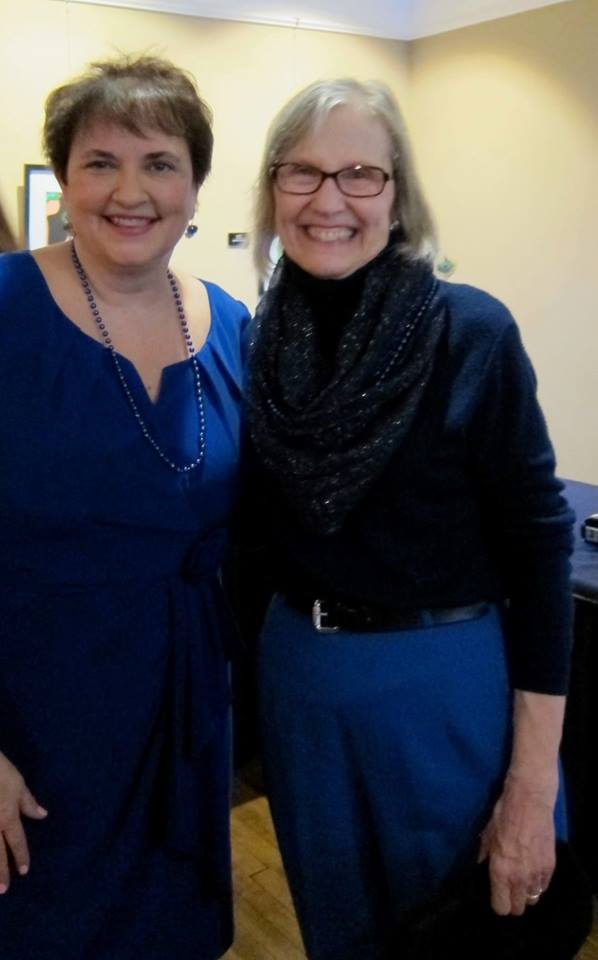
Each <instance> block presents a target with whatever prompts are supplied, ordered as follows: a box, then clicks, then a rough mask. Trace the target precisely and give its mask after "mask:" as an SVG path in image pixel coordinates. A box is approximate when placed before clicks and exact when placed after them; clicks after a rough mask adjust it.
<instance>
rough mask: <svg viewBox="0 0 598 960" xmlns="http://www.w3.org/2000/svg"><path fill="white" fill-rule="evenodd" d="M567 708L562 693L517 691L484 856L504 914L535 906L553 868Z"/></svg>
mask: <svg viewBox="0 0 598 960" xmlns="http://www.w3.org/2000/svg"><path fill="white" fill-rule="evenodd" d="M564 712H565V698H564V697H562V696H557V695H552V694H544V693H533V692H530V691H526V690H516V691H515V697H514V703H513V746H512V751H511V762H510V765H509V770H508V773H507V776H506V778H505V783H504V786H503V791H502V794H501V795H500V797H499V798H498V801H497V802H496V805H495V807H494V810H493V811H492V816H491V818H490V822H489V823H488V825H487V826H486V829H485V830H484V832H483V833H482V842H481V846H480V857H479V859H480V860H484V859H485V858H486V857H488V860H489V863H488V870H489V874H490V887H491V903H492V908H493V910H495V911H496V913H498V914H500V915H501V916H506V915H507V914H515V915H517V916H519V915H521V914H522V913H523V911H524V910H525V908H526V907H528V906H533V905H534V904H536V903H537V902H538V900H539V899H540V897H541V896H542V893H543V892H544V890H546V888H547V886H548V884H549V883H550V879H551V877H552V874H553V872H554V867H555V858H556V851H555V831H554V806H555V802H556V797H557V792H558V785H559V774H558V751H559V743H560V739H561V731H562V727H563V716H564Z"/></svg>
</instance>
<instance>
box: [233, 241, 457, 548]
mask: <svg viewBox="0 0 598 960" xmlns="http://www.w3.org/2000/svg"><path fill="white" fill-rule="evenodd" d="M362 270H363V278H362V282H361V283H360V284H358V285H357V290H358V294H357V298H356V304H355V305H354V306H353V309H352V312H351V313H350V314H349V315H348V316H347V318H346V320H345V322H344V324H343V325H342V327H341V329H340V331H339V333H338V339H337V341H336V342H335V344H334V347H335V349H334V356H333V357H332V360H331V358H330V356H329V355H326V353H327V351H324V350H322V337H321V335H320V333H321V331H320V329H319V327H321V324H322V323H325V322H326V318H325V317H322V316H321V314H322V310H321V309H319V310H315V309H314V302H313V289H312V290H310V289H309V281H310V280H311V281H312V282H313V281H314V279H315V278H310V277H309V275H306V274H303V271H301V270H300V269H299V268H298V267H297V266H296V265H295V264H293V263H291V262H289V261H288V260H287V259H286V258H285V257H283V258H282V259H281V261H280V262H279V264H278V266H277V268H276V270H275V272H274V275H273V277H272V281H271V283H270V286H269V288H268V290H267V292H266V294H265V295H264V297H263V298H262V300H261V302H260V304H259V306H258V310H257V313H256V318H255V325H254V335H253V338H252V343H251V348H250V363H249V382H248V411H249V413H248V416H249V427H250V432H251V437H252V442H253V445H254V448H255V451H256V453H257V455H258V458H259V459H260V461H261V462H262V464H263V465H264V466H265V468H266V469H267V470H268V471H269V472H271V473H272V474H273V475H274V477H275V478H276V481H277V484H278V486H279V488H280V489H281V490H282V492H283V494H284V496H285V498H286V500H287V502H288V504H289V506H290V507H291V509H292V510H293V511H294V512H295V513H296V514H298V515H299V517H300V518H301V520H302V523H303V524H304V525H305V526H306V527H307V528H308V529H309V530H311V531H313V532H315V533H317V534H319V535H330V534H334V533H337V532H338V531H339V530H340V529H341V527H342V526H343V524H344V523H345V521H346V519H347V517H348V515H349V514H350V513H351V511H352V510H353V509H354V508H355V506H356V505H357V504H358V503H359V502H360V501H361V500H362V498H363V497H364V495H365V494H366V493H367V492H368V490H369V489H370V487H371V486H372V484H373V483H374V481H375V480H376V479H377V478H378V477H379V476H380V474H381V472H382V471H383V469H384V467H385V466H386V464H387V463H388V461H389V460H390V458H391V457H392V456H393V455H394V454H395V453H396V451H397V450H398V449H399V447H400V445H401V443H402V441H403V439H404V438H405V436H406V435H407V433H408V431H409V428H410V427H411V424H412V423H413V419H414V417H415V414H416V411H417V409H418V406H419V403H420V401H421V398H422V396H423V394H424V391H425V389H426V385H427V383H428V381H429V378H430V375H431V372H432V364H433V360H434V354H435V349H436V345H437V343H438V341H439V338H440V336H441V333H442V331H443V328H444V322H445V308H444V302H443V298H442V295H441V294H440V291H439V284H438V281H437V280H436V278H435V277H434V274H433V272H432V269H431V266H430V264H429V263H428V262H426V261H424V260H412V259H408V258H406V257H404V256H402V255H401V254H400V253H399V252H398V251H397V248H396V244H392V243H391V244H389V246H387V247H386V248H385V249H384V250H383V251H382V252H381V253H380V254H378V256H377V257H376V258H375V259H374V260H372V261H371V262H370V263H369V264H367V265H366V267H364V268H362ZM302 274H303V279H302V276H301V275H302ZM305 280H307V284H306V282H305ZM345 282H346V281H344V280H339V281H328V282H327V288H328V296H327V299H326V301H325V303H329V304H330V305H331V309H332V310H333V309H334V296H330V287H331V286H332V290H333V291H334V283H338V284H344V283H345ZM315 283H316V284H317V283H318V281H317V280H315ZM320 307H321V304H320ZM333 322H334V320H333V318H332V317H331V323H333ZM328 352H329V351H328Z"/></svg>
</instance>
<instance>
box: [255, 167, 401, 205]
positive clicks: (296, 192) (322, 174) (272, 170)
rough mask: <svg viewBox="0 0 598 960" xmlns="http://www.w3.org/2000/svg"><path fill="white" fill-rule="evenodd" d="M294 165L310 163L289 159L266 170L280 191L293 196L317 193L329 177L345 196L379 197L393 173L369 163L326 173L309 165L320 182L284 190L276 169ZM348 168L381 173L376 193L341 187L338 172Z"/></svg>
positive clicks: (392, 178) (306, 195)
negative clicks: (301, 187)
mask: <svg viewBox="0 0 598 960" xmlns="http://www.w3.org/2000/svg"><path fill="white" fill-rule="evenodd" d="M296 166H310V165H309V164H296V163H292V162H290V161H288V162H286V163H273V164H272V166H271V167H270V169H269V171H268V172H269V174H270V177H271V178H272V182H273V183H275V184H276V186H277V187H278V189H279V190H280V191H281V193H288V194H290V195H291V196H294V197H308V196H311V195H312V194H313V193H317V192H318V190H319V189H320V187H321V186H322V184H323V183H324V180H328V178H329V177H331V178H332V179H333V180H334V182H335V183H336V185H337V187H338V189H339V190H340V192H341V193H342V194H343V195H344V196H345V197H354V198H356V199H362V200H366V199H369V198H370V197H379V196H380V194H381V193H382V191H383V190H384V188H385V186H386V184H387V183H388V181H389V180H394V173H387V172H386V170H383V169H382V167H375V166H372V164H369V163H356V164H355V165H354V166H352V167H342V168H341V169H340V170H334V171H331V172H330V173H326V172H325V171H324V170H320V169H319V167H311V166H310V169H311V170H313V171H314V173H317V174H318V175H319V177H320V182H319V183H318V184H317V186H315V187H314V189H313V190H286V189H285V188H284V187H281V185H280V184H279V182H278V178H277V174H278V171H279V170H280V169H281V167H296ZM348 170H376V171H377V172H378V173H381V174H382V177H383V180H382V185H381V187H380V189H379V190H377V191H376V193H348V192H347V190H345V189H343V187H342V185H341V184H340V183H339V180H338V178H339V176H340V174H341V173H346V172H347V171H348Z"/></svg>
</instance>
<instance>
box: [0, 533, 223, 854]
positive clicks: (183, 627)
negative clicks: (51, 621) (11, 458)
mask: <svg viewBox="0 0 598 960" xmlns="http://www.w3.org/2000/svg"><path fill="white" fill-rule="evenodd" d="M25 536H26V535H24V537H23V540H22V541H21V542H20V543H19V542H16V541H15V542H14V543H10V541H8V540H5V541H4V542H3V544H2V545H1V546H0V593H1V592H2V590H5V591H6V596H7V598H8V597H10V595H11V594H12V593H14V594H15V596H18V595H19V593H25V594H28V593H29V592H30V591H31V593H32V594H33V595H36V594H40V595H44V596H46V597H48V596H49V597H50V601H49V604H50V605H49V606H48V610H49V615H51V609H52V606H51V604H52V597H54V596H55V597H56V602H57V603H68V602H69V596H70V595H71V594H80V593H81V592H85V591H88V590H89V591H91V590H102V589H106V590H109V589H113V588H116V589H119V590H125V591H130V593H131V597H132V602H136V603H147V604H151V603H152V602H153V599H154V597H159V598H160V599H159V604H160V609H161V610H164V603H166V605H167V612H168V621H167V622H168V642H169V646H168V657H169V659H168V665H167V670H168V676H167V678H166V684H165V702H164V718H165V719H164V722H165V725H166V726H165V737H164V743H165V746H164V750H165V756H164V763H163V768H162V774H161V777H162V780H161V782H160V783H157V784H156V798H157V799H156V802H157V803H158V804H159V807H160V812H159V819H160V820H161V822H162V823H163V831H162V832H163V837H164V840H165V843H166V846H167V847H168V848H169V849H171V850H172V851H174V852H176V854H177V855H179V856H184V857H189V858H204V857H205V856H206V844H208V845H209V844H210V842H211V841H210V839H209V838H210V836H211V835H212V834H213V833H214V831H215V830H216V831H218V830H220V829H221V828H220V827H219V825H218V824H219V817H221V816H222V809H221V808H222V803H224V804H225V803H226V801H225V800H222V799H221V800H220V802H219V807H218V805H215V804H216V801H215V800H209V799H208V800H207V799H206V792H207V791H208V792H209V790H210V784H209V783H206V767H207V768H209V769H213V768H214V763H215V759H214V756H213V754H214V752H215V750H212V749H211V747H210V744H211V743H213V741H214V738H215V736H216V734H217V732H218V731H220V732H221V736H220V741H222V730H223V727H224V725H225V724H226V722H227V718H228V709H229V704H230V692H229V681H228V669H227V648H228V647H229V646H230V643H231V639H232V633H233V630H234V626H233V621H232V617H231V614H230V612H229V608H228V604H227V601H226V599H225V597H224V593H223V590H222V586H221V582H220V578H219V568H220V565H221V562H222V559H223V555H224V551H225V547H226V540H227V537H226V530H225V529H224V528H217V529H214V530H211V531H208V532H206V533H204V534H203V535H200V536H197V537H196V538H195V539H193V540H191V539H190V538H189V536H187V537H185V538H181V539H180V540H179V539H178V538H173V537H172V536H171V537H170V538H166V537H164V538H163V539H162V538H160V537H148V538H147V543H146V544H145V545H140V538H139V537H137V536H135V533H134V532H132V533H131V538H130V541H129V542H127V537H126V536H123V532H122V531H120V532H119V536H118V538H111V537H110V536H106V537H102V536H98V537H97V538H94V539H93V544H92V545H88V546H86V545H85V543H84V541H83V540H81V541H76V540H73V542H71V541H70V540H69V539H68V538H66V539H64V540H59V539H54V540H51V539H48V542H43V541H40V542H36V543H35V544H32V543H31V542H30V543H27V542H26V539H25ZM81 629H82V636H84V631H85V624H82V626H81ZM74 639H76V638H74ZM219 749H220V752H221V753H222V751H223V750H224V746H223V744H221V746H220V748H219ZM206 758H208V759H206ZM226 763H227V761H226V758H225V757H223V758H222V764H224V766H225V767H226ZM164 776H166V780H167V782H166V783H165V782H164V779H163V778H164ZM221 793H222V791H221ZM165 797H166V807H165V808H164V798H165ZM159 798H161V799H159Z"/></svg>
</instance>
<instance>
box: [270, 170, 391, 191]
mask: <svg viewBox="0 0 598 960" xmlns="http://www.w3.org/2000/svg"><path fill="white" fill-rule="evenodd" d="M270 176H271V177H272V180H273V181H274V183H275V184H276V186H277V187H278V189H279V190H281V191H282V192H283V193H294V194H298V195H301V194H308V193H316V191H318V190H319V189H320V187H321V186H322V184H323V183H324V180H327V179H328V177H332V179H333V180H334V182H335V183H336V185H337V187H338V188H339V190H340V192H341V193H344V194H345V196H346V197H377V196H378V195H379V194H381V193H382V191H383V190H384V187H385V186H386V184H387V183H388V181H389V180H392V179H393V177H392V175H391V174H389V173H387V172H386V170H382V169H381V167H368V166H363V165H362V164H360V163H358V164H356V165H355V166H354V167H343V169H342V170H335V171H334V173H324V171H323V170H319V169H318V167H310V166H309V165H308V164H305V163H275V164H274V165H273V166H271V167H270Z"/></svg>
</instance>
